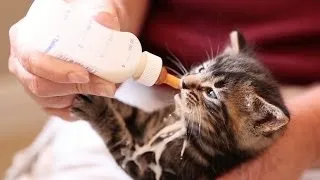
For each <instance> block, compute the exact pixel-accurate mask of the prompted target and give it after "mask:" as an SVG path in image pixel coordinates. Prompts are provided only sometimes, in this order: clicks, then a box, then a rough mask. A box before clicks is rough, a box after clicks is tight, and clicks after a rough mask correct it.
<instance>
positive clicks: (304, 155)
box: [221, 85, 320, 180]
mask: <svg viewBox="0 0 320 180" xmlns="http://www.w3.org/2000/svg"><path fill="white" fill-rule="evenodd" d="M287 104H288V107H289V109H290V111H291V114H292V116H291V122H290V123H289V128H288V131H287V132H286V133H285V135H284V136H283V137H282V138H281V139H279V141H278V142H276V144H275V145H274V146H273V147H271V148H270V149H269V150H268V151H267V152H266V153H265V154H263V155H262V156H261V157H259V158H257V159H256V160H254V161H252V162H249V163H247V164H244V165H243V166H242V167H240V168H238V169H236V170H234V171H233V172H231V173H229V174H227V175H226V176H224V177H222V178H221V180H229V179H230V180H231V179H239V180H243V179H246V180H255V179H259V180H268V179H275V180H280V179H281V180H298V179H299V178H300V176H301V175H302V173H303V171H304V170H306V169H308V168H310V167H312V166H313V165H316V164H315V163H316V162H317V161H318V162H319V157H320V130H319V128H320V86H319V85H318V86H317V87H315V88H312V89H310V90H308V91H307V92H305V93H304V94H302V95H300V96H298V97H296V98H294V99H291V100H288V101H287Z"/></svg>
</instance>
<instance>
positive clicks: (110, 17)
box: [94, 12, 120, 31]
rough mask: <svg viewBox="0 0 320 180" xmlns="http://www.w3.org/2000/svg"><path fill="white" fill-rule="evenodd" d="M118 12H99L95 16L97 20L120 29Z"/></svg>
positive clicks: (112, 27) (111, 27)
mask: <svg viewBox="0 0 320 180" xmlns="http://www.w3.org/2000/svg"><path fill="white" fill-rule="evenodd" d="M114 14H116V13H107V12H99V13H98V14H97V15H96V16H95V17H94V18H95V20H96V21H97V22H98V23H99V24H101V25H103V26H105V27H107V28H110V29H114V30H117V31H120V23H119V19H118V17H117V16H116V15H114Z"/></svg>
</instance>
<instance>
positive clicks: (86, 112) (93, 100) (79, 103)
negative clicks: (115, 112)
mask: <svg viewBox="0 0 320 180" xmlns="http://www.w3.org/2000/svg"><path fill="white" fill-rule="evenodd" d="M104 108H105V100H104V97H99V96H93V95H83V94H79V95H77V96H76V97H75V99H74V101H73V103H72V106H71V108H70V111H71V113H72V115H74V116H76V117H78V118H81V119H83V120H89V121H90V120H94V119H96V118H97V116H98V115H99V114H101V111H102V110H103V109H104Z"/></svg>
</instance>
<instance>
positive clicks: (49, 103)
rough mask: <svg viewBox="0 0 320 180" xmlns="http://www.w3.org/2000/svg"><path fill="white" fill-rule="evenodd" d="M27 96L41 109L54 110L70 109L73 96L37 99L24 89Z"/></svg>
mask: <svg viewBox="0 0 320 180" xmlns="http://www.w3.org/2000/svg"><path fill="white" fill-rule="evenodd" d="M25 91H26V92H27V94H29V96H30V97H31V98H32V99H33V100H34V101H36V102H37V103H38V104H40V105H41V107H43V108H54V109H62V108H67V107H70V106H71V104H72V102H73V100H74V98H75V95H66V96H54V97H38V96H36V95H34V94H33V93H32V92H30V90H29V89H25Z"/></svg>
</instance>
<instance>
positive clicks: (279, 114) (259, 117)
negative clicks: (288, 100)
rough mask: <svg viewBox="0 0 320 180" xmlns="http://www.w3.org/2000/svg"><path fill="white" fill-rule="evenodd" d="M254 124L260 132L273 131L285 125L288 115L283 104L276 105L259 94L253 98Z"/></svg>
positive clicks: (267, 132) (268, 132)
mask: <svg viewBox="0 0 320 180" xmlns="http://www.w3.org/2000/svg"><path fill="white" fill-rule="evenodd" d="M253 110H254V111H255V112H254V114H255V115H254V116H253V118H254V119H255V120H254V126H255V127H256V129H257V130H258V131H260V133H262V134H270V133H273V132H275V131H277V130H279V129H280V128H282V127H284V126H286V125H287V124H288V122H289V119H290V117H289V116H290V115H289V112H288V110H287V109H286V107H285V106H283V107H277V106H275V105H273V104H270V103H269V102H267V101H266V100H264V99H263V98H262V97H260V96H256V97H255V98H254V100H253Z"/></svg>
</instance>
